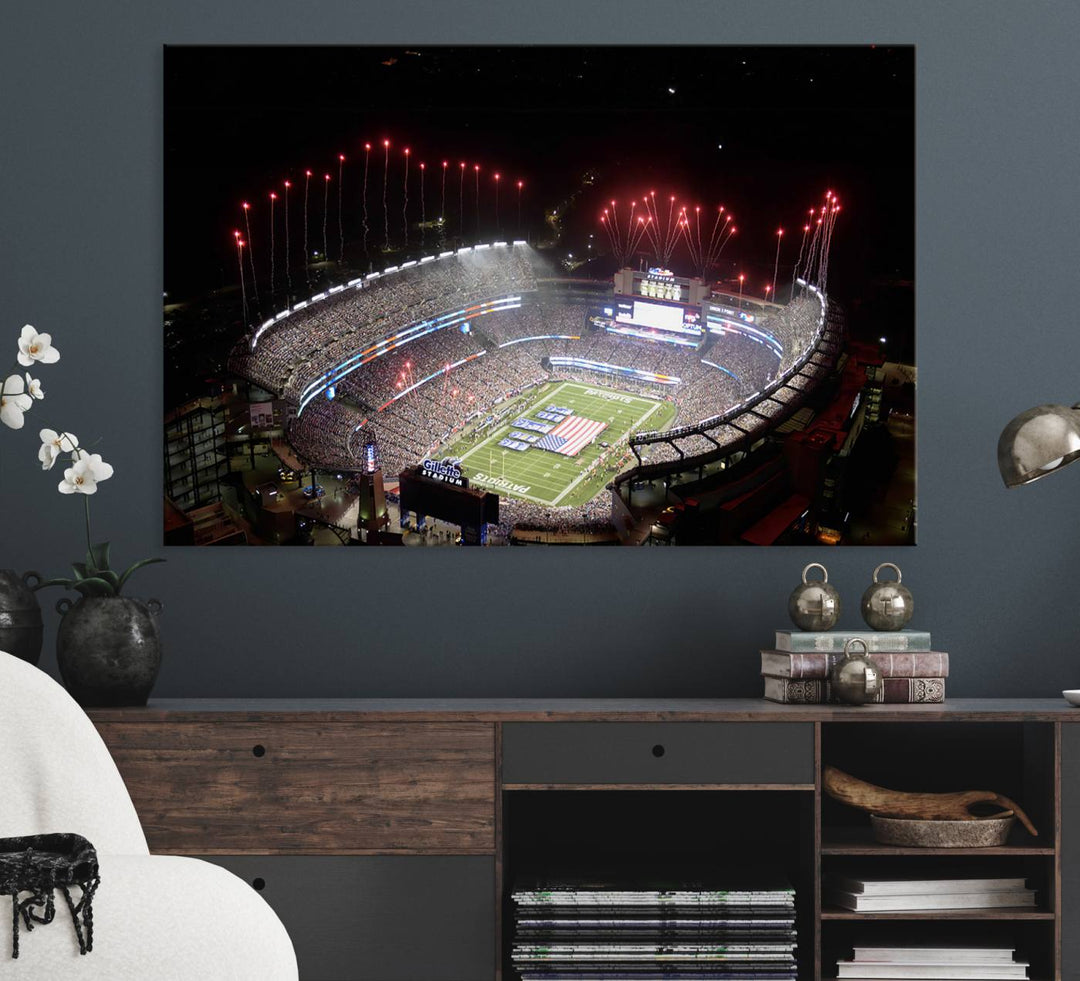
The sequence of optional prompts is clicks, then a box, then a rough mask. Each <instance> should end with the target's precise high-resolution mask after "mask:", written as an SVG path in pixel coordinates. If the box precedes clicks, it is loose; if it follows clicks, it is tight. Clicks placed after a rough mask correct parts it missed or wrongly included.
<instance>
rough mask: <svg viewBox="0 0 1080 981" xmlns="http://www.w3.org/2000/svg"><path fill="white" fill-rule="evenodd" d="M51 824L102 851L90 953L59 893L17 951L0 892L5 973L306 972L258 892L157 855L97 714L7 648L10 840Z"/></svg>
mask: <svg viewBox="0 0 1080 981" xmlns="http://www.w3.org/2000/svg"><path fill="white" fill-rule="evenodd" d="M51 832H74V833H76V834H80V835H82V836H83V837H84V838H87V839H88V840H89V841H90V842H91V844H93V845H94V846H95V848H96V849H97V852H98V860H99V864H100V868H101V885H100V887H99V888H98V891H97V894H96V896H95V897H94V949H93V951H92V952H90V953H88V954H86V955H84V956H80V954H79V947H78V942H77V940H76V937H75V932H74V929H73V927H72V924H71V918H70V916H69V915H68V913H67V910H66V909H65V908H63V904H62V903H61V907H60V909H58V911H57V915H56V919H55V920H54V921H53V922H52V923H51V924H49V925H48V926H38V927H36V928H35V929H34V930H33V932H30V933H27V932H26V931H25V930H24V931H22V932H21V934H20V953H19V958H18V960H13V959H12V957H11V934H10V924H11V913H10V909H11V906H10V903H11V900H10V897H7V896H3V897H0V981H8V979H19V981H66V979H67V978H86V979H94V981H97V979H100V981H249V979H250V981H296V978H297V969H296V957H295V955H294V953H293V949H292V943H291V942H290V940H289V937H288V934H287V933H286V932H285V928H284V927H283V926H282V925H281V921H280V920H278V918H277V917H276V916H275V915H274V913H273V911H272V910H271V909H270V907H269V906H267V904H266V903H265V902H264V901H263V899H262V898H261V897H260V896H259V894H258V893H257V892H255V890H254V889H252V888H251V886H249V885H248V884H247V883H245V882H244V881H243V880H241V879H239V878H237V877H236V876H234V875H232V873H230V872H227V871H225V870H224V869H222V868H220V867H218V866H216V865H211V864H209V863H207V862H202V861H198V860H196V859H191V858H182V857H172V856H151V855H150V854H149V852H148V849H147V846H146V837H145V835H144V834H143V832H142V827H141V825H140V824H139V818H138V815H137V814H136V813H135V808H134V807H133V806H132V803H131V798H130V797H129V796H128V793H127V789H126V788H125V787H124V782H123V780H122V779H121V777H120V773H119V772H118V771H117V769H116V765H115V764H114V763H113V761H112V757H110V756H109V752H108V750H107V749H106V747H105V744H104V743H103V742H102V740H101V737H100V736H99V735H98V733H97V730H96V729H95V728H94V726H93V723H91V722H90V720H89V719H88V718H87V717H86V715H85V713H84V712H83V711H82V709H81V708H79V706H78V705H76V704H75V702H74V701H73V700H72V699H71V697H70V696H69V695H68V694H67V692H65V691H64V690H63V688H61V687H60V686H59V685H57V684H56V682H54V681H53V680H52V679H51V678H49V677H48V676H47V675H46V674H44V673H43V672H41V671H39V670H38V669H37V668H35V667H33V666H32V665H30V664H26V663H25V662H23V661H19V660H17V659H16V658H14V657H11V656H10V655H8V654H4V653H2V652H0V838H8V837H17V836H20V835H30V834H46V833H51ZM76 893H77V890H76ZM5 910H6V912H5ZM4 924H6V927H5V926H4Z"/></svg>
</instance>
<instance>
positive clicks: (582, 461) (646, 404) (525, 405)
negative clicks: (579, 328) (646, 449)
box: [442, 381, 675, 507]
mask: <svg viewBox="0 0 1080 981" xmlns="http://www.w3.org/2000/svg"><path fill="white" fill-rule="evenodd" d="M549 405H555V406H561V407H565V408H567V409H572V410H573V413H574V417H576V418H581V419H590V420H592V421H594V422H598V423H604V425H605V427H606V428H605V429H604V430H603V431H602V432H600V433H599V434H598V435H597V436H596V437H595V438H594V439H593V440H592V441H591V442H590V443H587V444H586V445H585V446H584V447H583V448H582V449H581V451H580V452H579V453H578V454H577V455H576V456H565V455H563V454H561V453H557V452H554V451H551V450H543V449H540V448H539V447H536V446H530V447H529V449H527V450H524V451H518V450H512V449H507V448H506V447H503V446H499V441H500V440H502V439H505V438H506V437H508V436H509V434H510V433H511V432H512V431H520V430H522V428H523V427H521V426H515V425H514V421H515V420H516V419H521V418H526V419H532V420H534V421H535V422H537V423H542V424H544V425H549V426H550V425H552V423H551V422H550V421H548V420H544V419H542V418H540V417H538V416H537V413H538V412H543V411H544V410H545V408H546V407H547V406H549ZM499 411H500V412H504V411H505V413H506V414H505V416H504V417H503V418H502V420H501V421H500V422H499V423H498V424H497V425H496V426H495V427H493V428H491V429H488V430H482V431H479V432H477V431H475V430H474V431H472V432H466V433H465V434H464V435H463V436H462V438H460V439H459V440H457V441H456V442H455V443H453V444H452V445H450V446H448V447H447V448H446V450H445V451H444V453H443V454H442V456H443V458H444V459H446V458H451V457H453V458H456V459H459V460H460V461H461V468H462V470H463V471H464V473H465V476H466V477H468V478H469V483H470V484H471V485H472V486H474V487H483V488H486V489H488V490H491V491H494V492H496V493H498V494H499V495H500V496H503V497H518V498H522V499H524V500H526V501H533V502H534V503H536V504H543V505H548V506H551V507H567V506H571V505H579V504H584V503H585V502H586V501H588V500H590V499H591V498H592V497H593V496H594V495H595V494H596V493H597V492H598V491H599V490H600V488H601V487H603V486H604V484H605V483H607V482H608V481H609V480H610V479H611V474H610V472H609V469H608V461H604V462H601V463H600V464H598V465H597V466H596V467H595V469H592V467H593V464H595V463H596V462H597V460H598V459H599V458H600V457H602V456H607V457H609V458H610V460H611V461H614V460H615V459H616V458H617V457H618V456H619V455H621V454H622V453H623V452H624V451H625V447H624V446H618V447H616V444H617V443H620V442H621V441H622V440H623V439H624V438H625V437H626V436H627V435H628V434H629V433H635V432H640V431H643V430H647V429H663V428H665V427H666V426H667V425H668V424H669V423H670V422H671V420H672V419H673V418H674V416H675V406H674V404H673V403H671V402H667V401H663V400H657V399H651V398H645V397H643V396H640V395H629V394H627V393H625V392H620V391H617V390H615V389H610V388H602V387H601V386H599V385H586V384H583V383H581V382H569V381H567V382H558V381H556V382H548V383H547V384H544V385H541V386H540V387H539V388H537V389H531V390H530V391H528V392H525V393H524V394H523V395H521V396H519V397H518V398H517V399H515V400H514V401H512V402H510V403H508V405H502V406H499ZM530 435H531V432H530ZM536 435H537V436H541V435H542V434H541V433H536ZM604 443H606V444H608V445H607V446H604V445H602V444H604Z"/></svg>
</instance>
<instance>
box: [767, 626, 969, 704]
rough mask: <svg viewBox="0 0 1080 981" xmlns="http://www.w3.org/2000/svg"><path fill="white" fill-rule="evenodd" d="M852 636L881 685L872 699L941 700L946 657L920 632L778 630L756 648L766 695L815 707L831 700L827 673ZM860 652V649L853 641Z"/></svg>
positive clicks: (841, 654) (925, 634)
mask: <svg viewBox="0 0 1080 981" xmlns="http://www.w3.org/2000/svg"><path fill="white" fill-rule="evenodd" d="M852 638H858V639H859V640H863V641H865V642H866V646H867V648H868V649H869V652H870V659H871V660H872V661H873V662H874V663H875V664H876V665H877V666H878V668H879V669H880V671H881V674H882V678H883V680H884V685H883V687H882V691H881V694H880V695H879V696H878V697H877V699H876V701H879V702H889V703H891V704H903V703H914V702H927V703H934V702H944V701H945V679H946V678H947V677H948V676H949V655H948V654H946V653H945V652H944V651H935V650H932V649H931V647H930V634H929V633H928V632H927V631H925V630H891V631H885V630H881V631H879V630H829V631H823V632H817V633H815V632H812V631H803V630H778V631H777V632H776V646H775V647H774V648H773V649H772V650H764V651H762V652H761V673H762V675H763V676H764V678H765V697H766V698H767V699H769V700H770V701H773V702H787V703H791V704H804V705H817V704H821V703H824V702H834V701H836V699H835V698H834V697H833V694H832V691H831V688H832V686H831V685H830V683H829V671H830V670H831V669H832V666H833V665H834V664H835V663H836V662H837V661H839V660H840V659H841V658H842V657H843V656H844V645H845V644H846V643H847V642H848V641H849V640H851V639H852ZM856 650H857V651H858V652H859V653H860V654H861V653H862V652H863V651H862V647H861V646H858V645H856Z"/></svg>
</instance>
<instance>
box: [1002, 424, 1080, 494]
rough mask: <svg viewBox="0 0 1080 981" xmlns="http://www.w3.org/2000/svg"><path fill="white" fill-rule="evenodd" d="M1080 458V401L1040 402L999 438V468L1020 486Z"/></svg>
mask: <svg viewBox="0 0 1080 981" xmlns="http://www.w3.org/2000/svg"><path fill="white" fill-rule="evenodd" d="M1077 458H1080V405H1074V406H1073V407H1072V408H1071V409H1070V408H1068V407H1067V406H1064V405H1037V406H1035V408H1033V409H1028V410H1027V411H1026V412H1021V413H1020V415H1018V416H1017V417H1016V418H1015V419H1013V420H1012V422H1010V423H1009V424H1008V425H1007V426H1006V427H1005V428H1004V429H1003V430H1002V431H1001V436H1000V437H999V438H998V469H999V470H1000V471H1001V479H1002V480H1003V481H1005V486H1006V487H1019V486H1021V485H1022V484H1030V483H1031V482H1032V481H1035V480H1038V479H1039V478H1040V477H1045V476H1046V475H1047V474H1048V473H1054V472H1055V471H1057V470H1060V469H1061V468H1062V467H1065V466H1068V465H1069V464H1070V463H1072V462H1073V460H1076V459H1077Z"/></svg>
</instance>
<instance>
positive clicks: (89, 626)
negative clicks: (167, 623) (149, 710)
mask: <svg viewBox="0 0 1080 981" xmlns="http://www.w3.org/2000/svg"><path fill="white" fill-rule="evenodd" d="M161 608H162V607H161V603H160V602H158V601H157V600H148V601H147V602H145V603H144V602H142V600H136V599H128V598H126V597H122V596H84V597H83V598H82V599H81V600H79V601H78V602H77V603H72V601H71V600H70V599H68V598H67V597H63V598H62V599H60V600H59V601H58V602H57V604H56V610H57V612H58V613H60V614H62V615H63V619H62V620H61V621H60V630H59V632H58V633H57V635H56V658H57V661H58V663H59V666H60V676H61V678H63V681H64V687H65V688H67V690H68V691H69V692H70V693H71V695H72V697H73V698H74V699H75V701H77V702H78V703H79V704H80V705H82V706H84V707H89V706H117V705H145V704H146V700H147V699H148V698H149V697H150V691H151V689H152V688H153V687H154V682H155V681H157V676H158V671H159V669H160V668H161V638H160V636H159V634H158V625H157V616H158V614H159V613H160V612H161Z"/></svg>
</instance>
